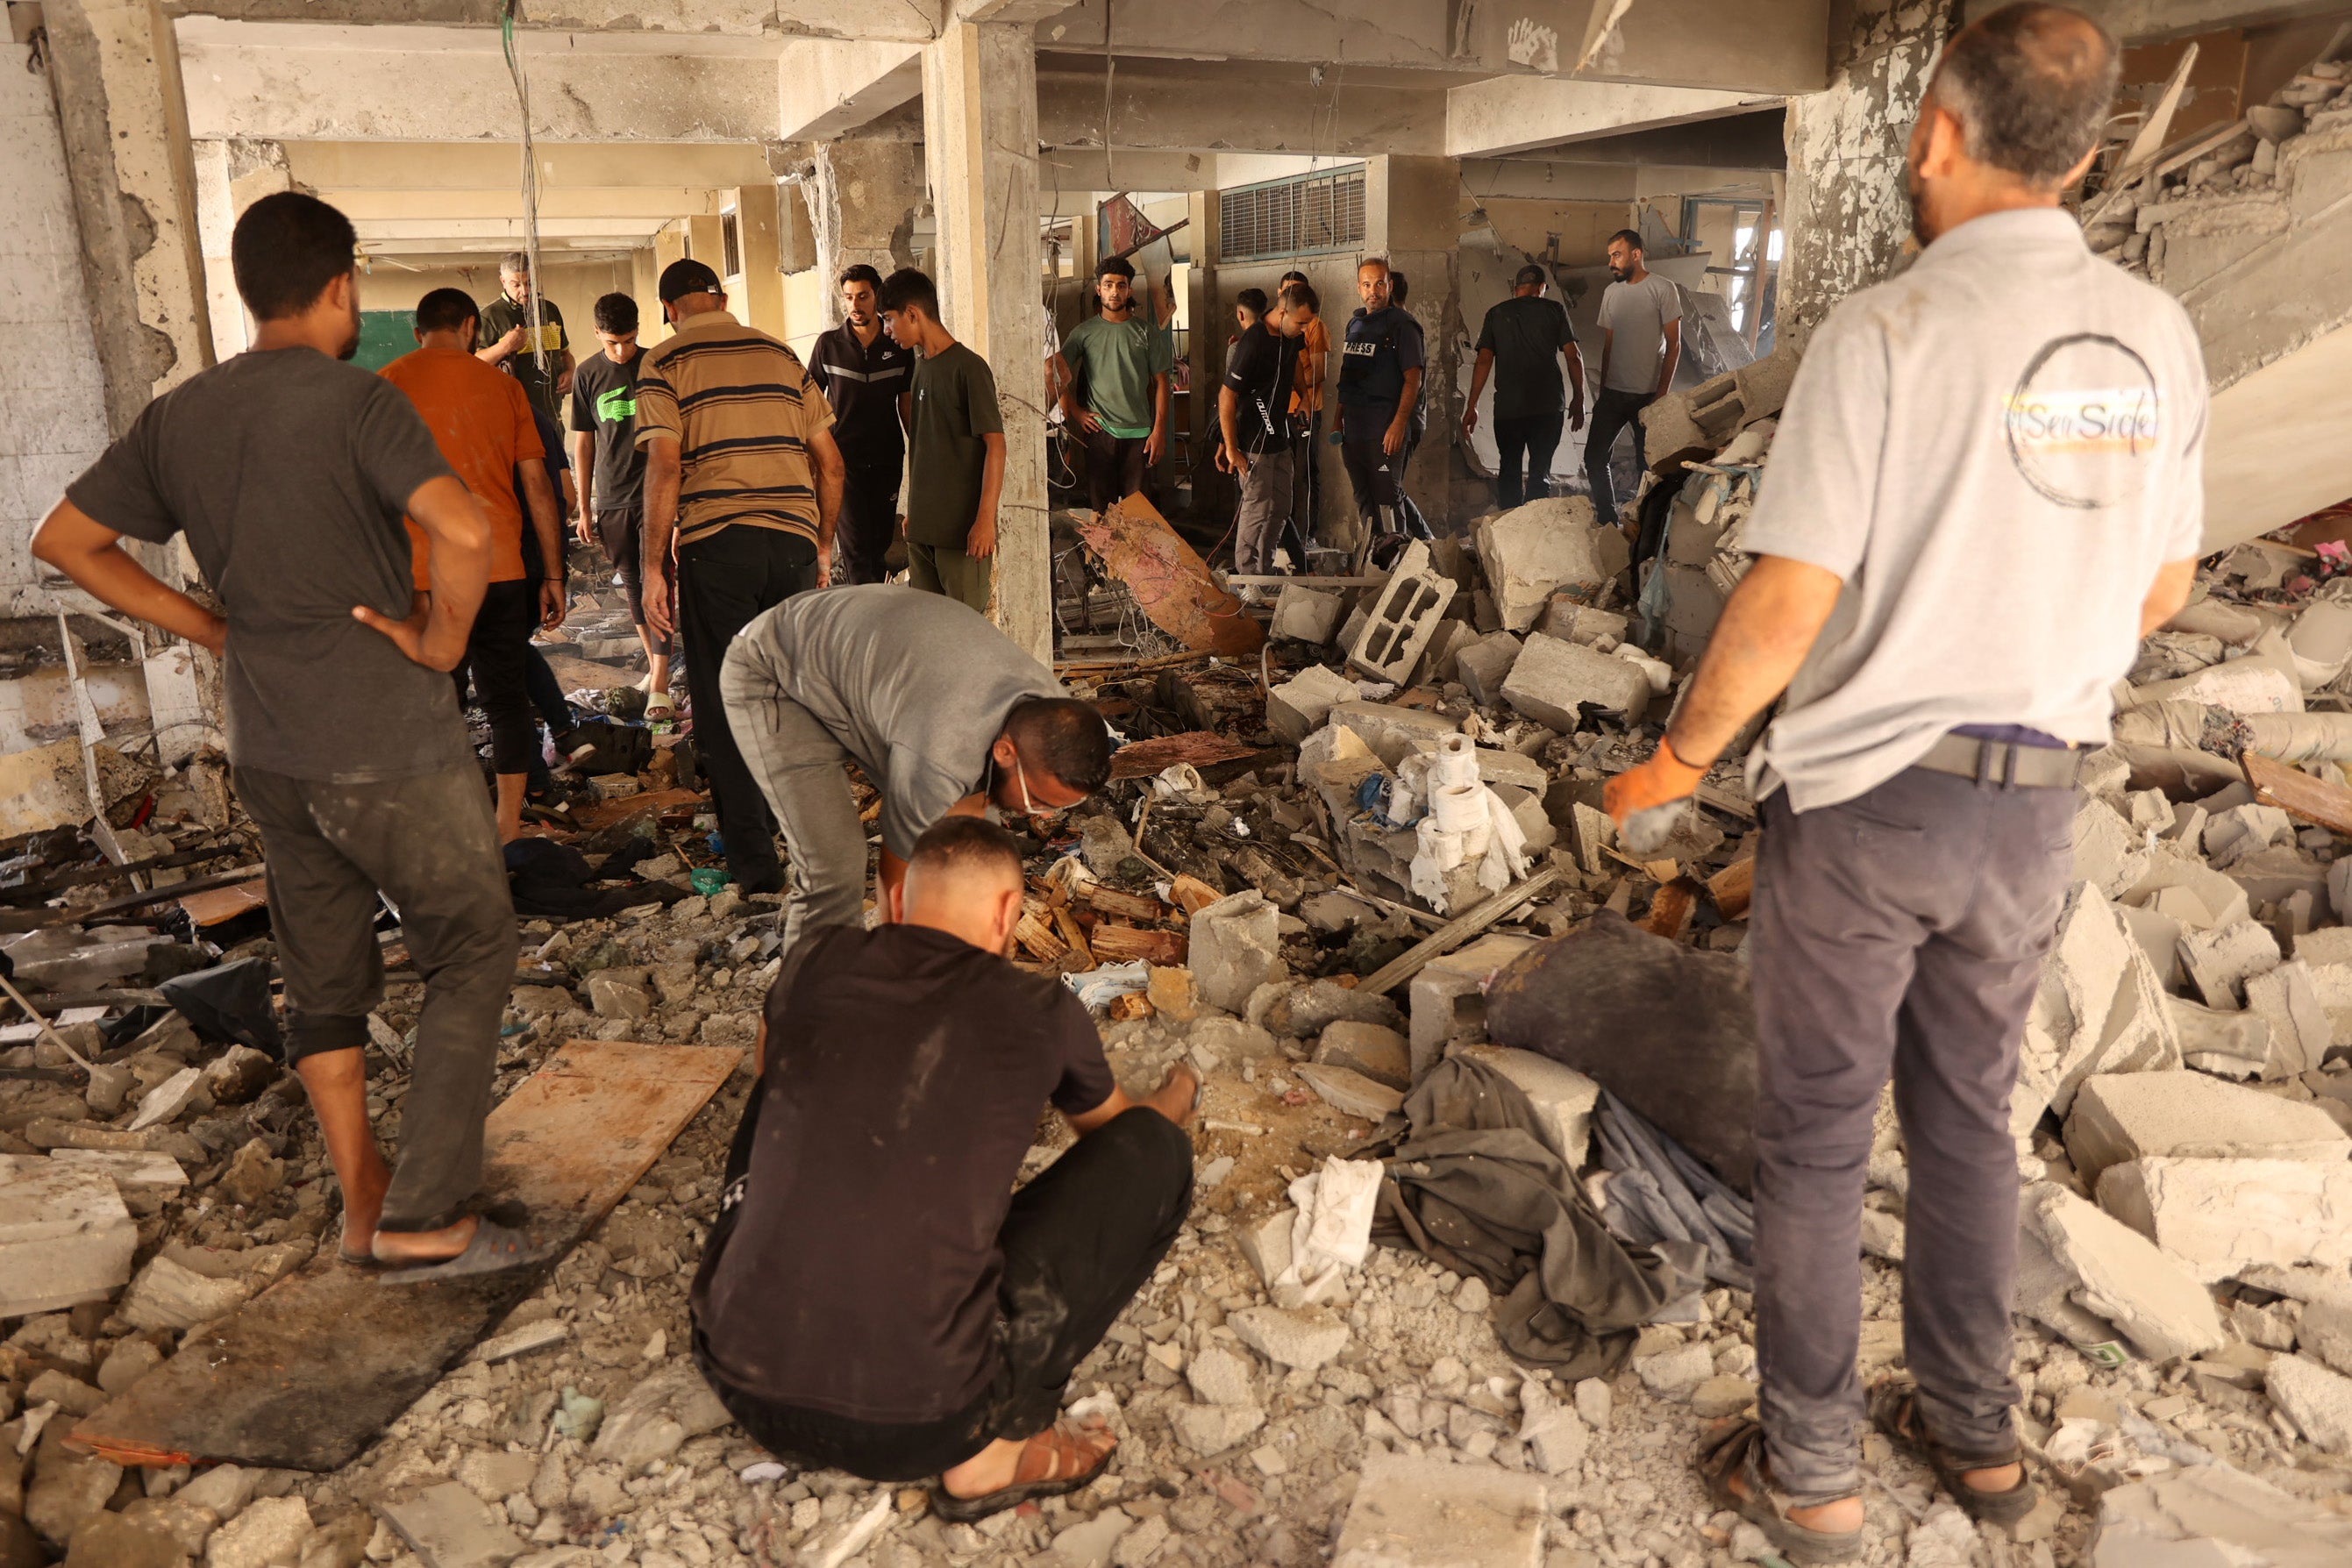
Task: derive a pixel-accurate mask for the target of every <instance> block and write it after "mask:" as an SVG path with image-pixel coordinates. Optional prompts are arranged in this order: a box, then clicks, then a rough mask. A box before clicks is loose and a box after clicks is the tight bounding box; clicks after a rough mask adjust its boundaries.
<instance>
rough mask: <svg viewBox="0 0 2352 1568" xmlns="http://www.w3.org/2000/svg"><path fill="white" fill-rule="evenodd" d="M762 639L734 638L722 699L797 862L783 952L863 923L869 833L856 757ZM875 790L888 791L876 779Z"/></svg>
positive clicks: (789, 874)
mask: <svg viewBox="0 0 2352 1568" xmlns="http://www.w3.org/2000/svg"><path fill="white" fill-rule="evenodd" d="M774 657H775V656H774V655H773V654H772V652H771V651H770V650H769V649H768V648H767V647H765V646H764V644H763V642H762V640H761V639H760V638H757V637H737V638H736V639H735V641H734V643H733V644H732V645H731V646H730V647H729V649H728V652H727V662H726V664H725V665H724V666H723V667H722V668H720V670H719V700H721V701H723V702H724V703H725V704H726V705H727V721H728V723H729V725H730V726H731V727H732V728H733V730H734V731H735V743H736V744H737V745H738V746H739V747H740V748H741V749H742V752H743V761H744V763H745V764H746V765H747V766H748V767H749V768H750V769H751V776H752V778H753V779H755V780H757V781H758V783H759V785H760V793H761V794H762V795H766V796H767V797H768V805H769V808H770V809H771V810H772V811H774V812H775V814H776V824H777V826H779V827H781V828H782V830H783V835H784V847H785V849H786V851H787V852H788V853H789V855H790V857H791V860H792V864H791V866H790V867H789V868H787V869H786V872H785V881H786V886H787V888H788V889H789V890H790V897H789V898H788V899H787V900H786V901H785V905H784V929H783V948H784V951H787V952H789V951H790V950H791V948H792V945H793V942H797V941H799V940H800V934H801V932H802V931H804V930H806V929H808V928H809V927H811V926H828V925H863V924H864V923H865V920H866V825H865V824H864V823H862V822H860V821H858V820H857V798H856V796H855V795H851V794H850V792H849V775H848V773H845V772H844V771H843V770H844V767H845V764H847V763H849V762H850V761H851V757H850V754H849V751H848V749H847V748H846V747H845V746H844V745H842V743H841V742H840V741H839V740H837V739H836V738H835V735H834V733H833V731H830V730H828V729H826V728H825V727H824V722H823V721H821V720H819V719H818V718H817V716H816V715H815V714H814V713H812V712H810V711H809V710H807V709H805V708H803V707H802V706H801V705H800V704H799V703H798V702H796V701H794V700H793V698H792V697H791V695H790V694H789V687H790V683H791V671H790V670H788V669H784V668H778V667H777V666H776V665H775V664H774V662H773V660H774ZM874 782H875V784H877V785H878V784H881V782H882V781H881V780H880V779H878V778H877V779H876V780H875V781H874Z"/></svg>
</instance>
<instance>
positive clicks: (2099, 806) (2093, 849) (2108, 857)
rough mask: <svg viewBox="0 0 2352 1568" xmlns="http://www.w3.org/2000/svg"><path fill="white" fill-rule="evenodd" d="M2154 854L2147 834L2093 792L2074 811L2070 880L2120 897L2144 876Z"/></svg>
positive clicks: (2112, 896) (2107, 895)
mask: <svg viewBox="0 0 2352 1568" xmlns="http://www.w3.org/2000/svg"><path fill="white" fill-rule="evenodd" d="M2153 858H2154V855H2153V853H2152V852H2151V851H2150V850H2149V849H2148V847H2147V834H2146V833H2144V832H2142V831H2141V830H2140V829H2138V828H2137V827H2134V826H2132V825H2131V823H2130V822H2128V821H2127V820H2126V819H2125V817H2124V816H2122V814H2121V813H2119V812H2117V811H2116V808H2115V807H2114V806H2112V805H2108V804H2107V803H2106V802H2105V801H2104V800H2101V799H2099V798H2098V797H2097V796H2095V795H2090V796H2085V797H2084V801H2083V804H2082V805H2081V806H2080V807H2079V808H2077V809H2076V811H2075V813H2074V879H2075V880H2076V881H2078V882H2088V883H2090V884H2091V885H2092V886H2094V887H2095V888H2097V889H2099V891H2100V892H2101V893H2103V894H2105V896H2106V897H2108V898H2110V899H2120V898H2122V897H2123V896H2124V895H2125V894H2126V893H2127V892H2129V891H2130V890H2131V889H2133V888H2135V887H2137V886H2138V885H2139V882H2140V880H2141V879H2142V878H2144V877H2145V876H2147V868H2148V865H2149V863H2150V862H2151V861H2152V860H2153Z"/></svg>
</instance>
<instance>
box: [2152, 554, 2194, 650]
mask: <svg viewBox="0 0 2352 1568" xmlns="http://www.w3.org/2000/svg"><path fill="white" fill-rule="evenodd" d="M2196 580H2197V558H2196V557H2195V556H2193V555H2191V556H2189V557H2187V558H2186V559H2184V560H2180V561H2168V562H2166V563H2164V564H2163V565H2162V566H2161V567H2159V568H2158V571H2157V574H2156V581H2155V583H2154V584H2150V586H2149V588H2148V590H2147V598H2146V599H2145V600H2144V601H2142V602H2141V604H2140V607H2139V635H2140V636H2142V637H2146V636H2147V634H2148V633H2150V632H2152V631H2154V630H2156V628H2157V627H2158V626H2162V625H2164V623H2165V622H2167V621H2168V620H2170V619H2171V618H2172V617H2173V616H2177V615H2179V613H2180V611H2181V608H2182V606H2184V605H2187V604H2188V603H2189V588H2190V586H2191V585H2192V584H2194V583H2195V582H2196Z"/></svg>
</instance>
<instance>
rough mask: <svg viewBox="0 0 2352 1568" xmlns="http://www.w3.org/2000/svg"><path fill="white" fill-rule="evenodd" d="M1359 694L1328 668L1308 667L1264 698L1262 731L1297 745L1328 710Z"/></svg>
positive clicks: (1317, 724)
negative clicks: (1267, 731)
mask: <svg viewBox="0 0 2352 1568" xmlns="http://www.w3.org/2000/svg"><path fill="white" fill-rule="evenodd" d="M1361 695H1362V694H1361V693H1360V692H1359V691H1358V690H1357V689H1356V683H1355V682H1354V681H1352V680H1350V679H1348V678H1347V677H1346V676H1344V675H1341V674H1340V673H1339V671H1338V670H1335V669H1332V668H1329V667H1328V666H1326V665H1320V664H1310V665H1308V666H1307V668H1305V669H1302V670H1300V671H1299V672H1298V673H1297V675H1294V676H1292V677H1291V678H1290V679H1288V680H1286V681H1284V682H1283V683H1282V684H1281V685H1279V686H1276V687H1274V688H1272V689H1269V690H1268V691H1267V692H1266V694H1265V727H1266V728H1267V729H1269V730H1271V731H1274V732H1275V733H1276V734H1277V735H1279V736H1281V737H1282V738H1283V739H1284V740H1286V741H1287V742H1290V743H1291V744H1292V745H1294V746H1295V745H1297V744H1298V742H1301V741H1304V740H1305V739H1307V736H1308V735H1310V734H1312V733H1313V732H1314V731H1316V729H1317V728H1318V727H1319V726H1320V725H1321V724H1322V722H1323V721H1324V720H1326V719H1328V718H1329V717H1330V716H1331V710H1332V709H1334V708H1336V707H1338V706H1339V704H1340V703H1342V702H1353V701H1356V700H1359V698H1360V696H1361Z"/></svg>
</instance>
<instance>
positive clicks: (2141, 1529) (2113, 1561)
mask: <svg viewBox="0 0 2352 1568" xmlns="http://www.w3.org/2000/svg"><path fill="white" fill-rule="evenodd" d="M2346 1562H2352V1519H2347V1518H2346V1517H2345V1516H2344V1515H2342V1514H2339V1513H2336V1512H2333V1511H2331V1510H2326V1509H2323V1508H2320V1507H2319V1506H2317V1505H2316V1504H2315V1503H2311V1502H2308V1501H2305V1500H2304V1499H2302V1498H2299V1497H2296V1496H2294V1494H2293V1493H2291V1492H2285V1491H2281V1490H2280V1489H2278V1488H2276V1487H2274V1486H2272V1485H2271V1484H2270V1483H2269V1482H2267V1481H2263V1480H2258V1479H2255V1478H2254V1477H2252V1476H2250V1475H2248V1474H2246V1473H2245V1472H2244V1471H2243V1470H2241V1469H2238V1468H2235V1467H2234V1466H2231V1465H2221V1464H2214V1465H2196V1466H2191V1467H2188V1468H2181V1469H2175V1470H2170V1471H2168V1472H2166V1473H2165V1474H2162V1475H2159V1476H2157V1477H2154V1478H2152V1479H2147V1480H2143V1481H2135V1482H2133V1483H2131V1484H2130V1485H2128V1486H2120V1487H2116V1488H2114V1489H2111V1490H2109V1491H2107V1492H2105V1493H2103V1494H2101V1496H2100V1498H2099V1517H2098V1524H2097V1527H2096V1530H2095V1533H2094V1534H2093V1536H2092V1538H2091V1549H2090V1558H2089V1563H2090V1568H2225V1565H2226V1568H2241V1565H2242V1568H2257V1565H2259V1568H2340V1564H2342V1563H2346Z"/></svg>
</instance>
